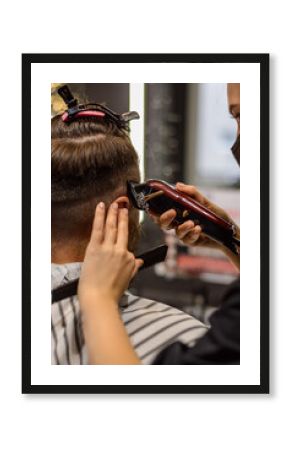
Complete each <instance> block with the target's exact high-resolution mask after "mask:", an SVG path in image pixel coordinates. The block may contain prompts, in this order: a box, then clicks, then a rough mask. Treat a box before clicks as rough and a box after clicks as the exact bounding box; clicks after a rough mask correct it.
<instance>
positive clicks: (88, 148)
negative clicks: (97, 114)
mask: <svg viewBox="0 0 290 450" xmlns="http://www.w3.org/2000/svg"><path fill="white" fill-rule="evenodd" d="M129 179H136V180H137V181H138V180H139V168H138V156H137V153H136V151H135V149H134V147H133V145H132V143H131V141H130V138H129V136H128V134H127V132H126V131H125V130H122V129H120V128H118V127H117V125H115V124H114V123H112V122H110V121H108V120H105V119H96V118H88V117H86V118H79V119H77V120H74V121H72V122H71V123H69V124H67V123H64V122H63V121H62V120H61V116H56V117H54V118H53V119H52V120H51V202H52V204H51V206H52V208H51V209H52V213H51V217H52V222H51V223H52V239H55V238H60V239H64V238H73V237H76V236H77V235H81V234H82V233H83V232H86V233H87V232H88V230H89V229H90V227H91V224H92V220H93V215H94V209H95V206H96V204H97V202H99V201H104V202H105V203H106V204H107V205H108V204H109V203H110V202H111V201H112V200H113V198H114V196H117V195H124V194H125V195H126V181H127V180H129Z"/></svg>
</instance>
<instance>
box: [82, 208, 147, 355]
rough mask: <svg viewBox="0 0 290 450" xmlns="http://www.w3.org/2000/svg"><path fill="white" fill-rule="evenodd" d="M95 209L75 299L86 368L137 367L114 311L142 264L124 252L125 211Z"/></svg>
mask: <svg viewBox="0 0 290 450" xmlns="http://www.w3.org/2000/svg"><path fill="white" fill-rule="evenodd" d="M105 215H106V214H105V205H104V204H103V203H101V204H99V205H98V206H97V208H96V213H95V219H94V224H93V230H92V235H91V239H90V242H89V245H88V247H87V250H86V255H85V259H84V263H83V267H82V272H81V277H80V283H79V288H78V296H79V300H80V306H81V311H82V316H83V325H84V335H85V342H86V345H87V348H88V353H89V363H90V364H141V362H140V360H139V358H138V356H137V354H136V353H135V350H134V349H133V347H132V345H131V343H130V340H129V337H128V335H127V333H126V329H125V327H124V324H123V322H122V319H121V317H120V314H119V310H118V301H119V299H120V297H121V296H122V294H123V293H124V291H125V289H126V288H127V287H128V284H129V282H130V280H131V279H132V277H133V276H134V275H135V273H136V272H137V270H138V269H139V267H140V266H141V265H142V260H136V259H135V257H134V255H133V254H132V253H130V252H129V251H128V250H127V248H128V210H127V209H126V208H123V209H120V210H119V209H118V205H117V204H116V203H115V204H112V205H111V206H110V208H109V211H108V214H107V219H105Z"/></svg>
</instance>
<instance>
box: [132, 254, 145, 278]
mask: <svg viewBox="0 0 290 450" xmlns="http://www.w3.org/2000/svg"><path fill="white" fill-rule="evenodd" d="M143 264H144V261H143V259H140V258H138V259H135V267H134V270H133V273H132V277H131V279H132V278H134V277H135V275H136V273H137V272H138V270H139V269H140V267H142V266H143Z"/></svg>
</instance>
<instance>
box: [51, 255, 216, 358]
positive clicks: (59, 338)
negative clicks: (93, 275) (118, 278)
mask: <svg viewBox="0 0 290 450" xmlns="http://www.w3.org/2000/svg"><path fill="white" fill-rule="evenodd" d="M80 270H81V264H80V263H70V264H63V265H57V264H52V266H51V289H55V288H57V287H60V286H63V285H64V284H66V283H68V282H69V281H72V280H73V279H75V278H78V277H79V276H80ZM119 307H120V312H121V317H122V319H123V322H124V324H125V327H126V330H127V333H128V335H129V338H130V340H131V343H132V345H133V346H134V348H135V351H136V353H137V354H138V356H139V358H140V359H141V361H142V363H143V364H151V363H152V362H153V360H154V359H155V357H156V356H157V354H158V353H159V352H160V351H161V350H162V349H163V348H165V347H167V346H168V345H169V344H171V343H173V342H176V341H179V342H182V343H184V344H186V345H188V346H193V345H194V344H195V342H196V341H197V340H198V339H199V338H200V337H201V336H203V335H204V334H205V333H206V331H207V330H208V327H207V326H206V325H204V324H203V323H201V322H200V321H199V320H197V319H195V318H194V317H192V316H190V315H188V314H185V313H184V312H182V311H180V310H178V309H176V308H172V307H171V306H167V305H166V304H164V303H159V302H156V301H154V300H149V299H146V298H143V297H137V296H135V295H132V294H130V292H129V291H126V292H125V294H124V295H123V297H122V298H121V300H120V302H119ZM51 363H52V364H88V355H87V350H86V345H85V341H84V336H83V328H82V321H81V314H80V306H79V302H78V298H77V296H74V297H70V298H67V299H64V300H62V301H60V302H57V303H53V304H52V306H51Z"/></svg>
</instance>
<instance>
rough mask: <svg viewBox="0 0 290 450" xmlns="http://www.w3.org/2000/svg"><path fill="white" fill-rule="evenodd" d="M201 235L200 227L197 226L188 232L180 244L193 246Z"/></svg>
mask: <svg viewBox="0 0 290 450" xmlns="http://www.w3.org/2000/svg"><path fill="white" fill-rule="evenodd" d="M201 233H202V230H201V227H200V226H199V225H197V226H196V227H195V228H194V230H192V231H190V232H189V233H187V234H186V235H185V236H184V238H183V239H182V242H183V243H184V244H186V245H193V244H195V243H196V242H197V241H198V240H199V238H200V236H201Z"/></svg>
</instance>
